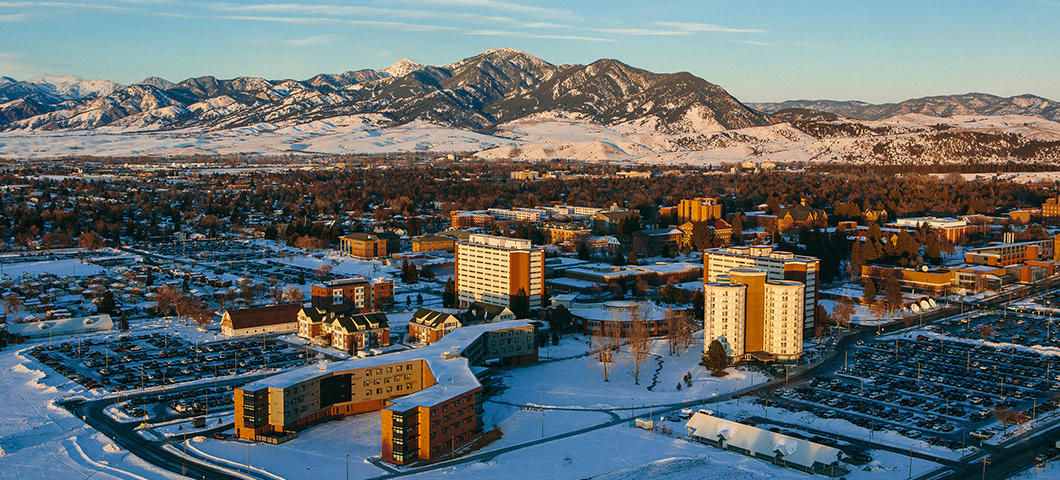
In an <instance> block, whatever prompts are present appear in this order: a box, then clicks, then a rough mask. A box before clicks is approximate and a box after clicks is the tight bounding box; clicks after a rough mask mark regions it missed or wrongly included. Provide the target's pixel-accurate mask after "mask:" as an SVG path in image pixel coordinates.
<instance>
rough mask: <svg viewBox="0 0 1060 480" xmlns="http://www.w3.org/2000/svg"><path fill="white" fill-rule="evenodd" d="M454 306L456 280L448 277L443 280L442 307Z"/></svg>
mask: <svg viewBox="0 0 1060 480" xmlns="http://www.w3.org/2000/svg"><path fill="white" fill-rule="evenodd" d="M454 306H456V280H453V277H449V279H448V280H446V281H445V289H444V290H443V291H442V307H444V308H453V307H454Z"/></svg>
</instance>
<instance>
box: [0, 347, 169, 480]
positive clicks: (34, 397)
mask: <svg viewBox="0 0 1060 480" xmlns="http://www.w3.org/2000/svg"><path fill="white" fill-rule="evenodd" d="M45 372H47V373H45ZM0 385H3V386H4V388H3V389H0V405H2V407H0V479H37V478H40V479H43V478H93V479H96V478H99V479H122V480H126V479H177V478H181V477H180V476H179V475H174V474H172V473H169V472H167V471H164V470H161V469H158V468H156V467H154V466H152V465H150V464H148V463H146V462H144V461H143V460H141V459H140V458H139V457H136V456H135V455H132V454H130V453H129V452H127V451H124V450H122V449H121V448H119V447H118V446H117V445H115V444H114V443H113V442H111V441H110V439H108V438H107V437H106V436H104V435H103V434H101V433H99V432H97V431H95V430H94V429H92V428H90V427H88V426H87V425H85V423H84V422H82V421H81V420H80V419H78V418H76V417H74V416H73V415H71V414H70V413H69V412H67V411H66V410H64V409H62V408H61V407H58V406H56V405H55V404H54V403H53V401H55V400H57V399H61V398H63V397H66V396H69V395H74V394H77V393H79V392H83V388H81V387H80V385H77V384H76V383H74V382H72V381H69V380H68V379H66V378H65V377H62V376H60V375H58V374H56V373H55V372H52V371H51V369H49V368H47V367H40V366H39V365H38V364H37V363H36V362H34V361H33V360H32V359H31V358H29V357H28V356H24V355H22V354H20V353H18V350H15V349H14V348H8V349H5V350H3V351H0Z"/></svg>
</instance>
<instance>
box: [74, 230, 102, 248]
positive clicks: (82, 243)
mask: <svg viewBox="0 0 1060 480" xmlns="http://www.w3.org/2000/svg"><path fill="white" fill-rule="evenodd" d="M77 246H79V247H81V248H83V249H85V250H99V249H101V248H103V239H102V238H99V235H96V232H85V233H82V234H81V236H79V237H77Z"/></svg>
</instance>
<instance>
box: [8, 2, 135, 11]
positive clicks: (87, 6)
mask: <svg viewBox="0 0 1060 480" xmlns="http://www.w3.org/2000/svg"><path fill="white" fill-rule="evenodd" d="M34 7H44V8H79V9H86V10H114V11H133V10H135V9H133V8H129V7H117V6H114V5H99V4H93V3H70V2H0V8H34Z"/></svg>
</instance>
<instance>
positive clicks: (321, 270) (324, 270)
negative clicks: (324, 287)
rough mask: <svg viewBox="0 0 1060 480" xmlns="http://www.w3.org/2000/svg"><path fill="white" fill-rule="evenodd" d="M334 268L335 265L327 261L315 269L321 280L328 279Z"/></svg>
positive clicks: (318, 278)
mask: <svg viewBox="0 0 1060 480" xmlns="http://www.w3.org/2000/svg"><path fill="white" fill-rule="evenodd" d="M332 269H333V267H332V266H331V265H328V264H326V263H322V264H320V266H319V267H317V269H316V270H315V272H316V275H317V280H319V281H321V282H323V281H325V280H327V279H328V277H330V276H331V270H332Z"/></svg>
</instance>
